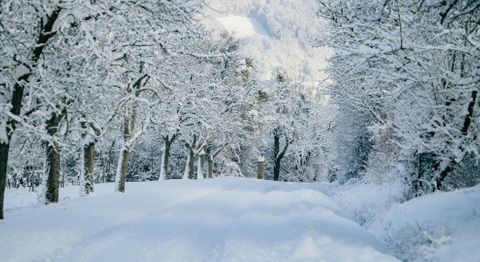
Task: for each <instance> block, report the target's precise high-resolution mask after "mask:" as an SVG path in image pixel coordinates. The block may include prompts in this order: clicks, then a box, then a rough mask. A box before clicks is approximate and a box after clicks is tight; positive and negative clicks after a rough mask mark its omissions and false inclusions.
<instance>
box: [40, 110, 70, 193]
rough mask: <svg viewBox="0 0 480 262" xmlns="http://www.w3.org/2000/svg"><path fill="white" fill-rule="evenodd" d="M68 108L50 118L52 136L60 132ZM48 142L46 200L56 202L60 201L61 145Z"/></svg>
mask: <svg viewBox="0 0 480 262" xmlns="http://www.w3.org/2000/svg"><path fill="white" fill-rule="evenodd" d="M66 112H67V111H66V110H65V109H64V110H63V111H62V112H61V113H60V114H57V113H53V114H52V116H51V117H50V119H49V120H48V121H47V133H48V135H50V136H52V137H53V136H54V135H55V134H56V133H57V132H58V127H59V125H60V122H61V121H62V120H63V118H64V117H65V116H66ZM45 144H46V155H47V163H46V167H47V174H48V178H47V191H46V195H45V198H46V202H47V203H56V202H58V191H59V187H60V146H59V145H58V143H56V142H55V141H54V142H51V143H48V144H47V142H45Z"/></svg>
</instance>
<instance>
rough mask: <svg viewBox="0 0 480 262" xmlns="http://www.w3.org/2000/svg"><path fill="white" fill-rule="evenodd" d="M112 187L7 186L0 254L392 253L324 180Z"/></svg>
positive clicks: (8, 257) (304, 256)
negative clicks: (31, 189) (42, 200)
mask: <svg viewBox="0 0 480 262" xmlns="http://www.w3.org/2000/svg"><path fill="white" fill-rule="evenodd" d="M113 188H114V185H113V184H101V185H97V186H96V195H95V196H93V197H82V198H73V196H74V195H75V194H76V195H78V187H67V188H64V189H62V191H61V199H62V201H61V202H60V203H58V204H53V205H49V206H40V205H34V206H28V205H30V204H33V203H34V201H33V199H34V198H35V197H34V195H35V193H27V192H21V191H17V190H15V191H14V190H7V196H6V197H7V199H6V203H7V205H9V206H7V208H6V209H7V211H6V219H5V220H3V221H0V261H112V260H114V261H397V259H396V258H394V257H393V256H391V255H390V254H389V250H388V249H387V248H386V247H385V246H384V245H383V244H382V243H381V242H380V241H378V240H377V239H376V238H375V237H374V236H373V235H372V234H371V233H369V232H368V231H367V230H366V229H365V228H363V227H361V226H359V225H358V224H356V223H354V222H353V221H351V220H350V219H348V216H347V215H346V214H345V213H344V212H343V211H342V209H341V208H340V206H339V205H338V204H337V203H336V202H335V201H334V200H333V199H332V198H331V197H328V196H327V195H326V194H324V193H322V192H324V191H325V192H326V191H328V190H326V189H327V188H328V186H326V185H325V184H297V183H282V182H271V181H259V180H256V179H242V178H217V179H206V180H201V181H190V180H168V181H162V182H148V183H127V186H126V190H127V193H125V194H121V193H116V192H113ZM13 192H15V193H16V195H15V194H13ZM27 195H30V198H29V197H26V196H27ZM17 198H20V199H23V200H22V201H17V202H15V201H14V199H17ZM27 199H30V200H29V201H26V200H27ZM12 203H14V204H12ZM15 205H17V206H15ZM20 206H24V207H20ZM25 206H27V207H25Z"/></svg>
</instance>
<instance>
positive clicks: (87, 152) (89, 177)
mask: <svg viewBox="0 0 480 262" xmlns="http://www.w3.org/2000/svg"><path fill="white" fill-rule="evenodd" d="M83 160H84V163H83V164H84V172H85V176H84V179H85V181H84V182H85V185H84V192H85V194H87V195H88V194H90V193H93V191H94V183H95V178H94V172H95V142H90V143H88V144H87V145H84V146H83Z"/></svg>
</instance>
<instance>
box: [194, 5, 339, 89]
mask: <svg viewBox="0 0 480 262" xmlns="http://www.w3.org/2000/svg"><path fill="white" fill-rule="evenodd" d="M205 2H206V4H205V5H204V8H203V12H202V17H200V18H199V19H201V21H202V23H204V24H205V25H206V26H207V28H210V29H212V30H213V31H214V32H217V33H220V32H221V31H225V30H226V31H228V32H230V33H232V34H233V35H234V37H236V38H237V39H238V40H239V41H240V52H241V54H243V55H244V56H245V57H252V58H254V60H255V63H256V67H255V68H256V71H257V73H258V75H259V77H260V79H263V80H267V79H270V78H271V76H272V72H273V71H274V70H275V69H276V68H281V69H282V70H283V71H284V72H286V73H287V75H288V76H289V78H291V79H293V80H295V81H298V82H304V83H305V84H307V85H312V83H317V82H321V81H323V80H325V79H326V77H327V75H326V73H325V72H324V70H325V69H326V66H327V59H328V57H329V56H330V55H331V50H329V49H328V48H319V47H316V46H317V45H318V44H317V43H316V39H318V38H319V37H320V35H321V32H322V31H323V30H324V22H322V20H321V19H320V18H319V17H318V16H317V15H316V13H315V11H316V9H317V8H318V4H317V2H316V1H315V0H302V1H298V0H242V1H229V0H205Z"/></svg>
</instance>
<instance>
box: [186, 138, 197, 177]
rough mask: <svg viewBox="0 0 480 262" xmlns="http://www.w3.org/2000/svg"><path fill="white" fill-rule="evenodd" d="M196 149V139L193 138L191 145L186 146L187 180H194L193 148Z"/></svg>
mask: <svg viewBox="0 0 480 262" xmlns="http://www.w3.org/2000/svg"><path fill="white" fill-rule="evenodd" d="M196 147H197V137H196V136H195V135H194V136H193V143H192V144H191V145H189V144H187V148H188V151H189V156H188V158H187V167H186V170H185V172H186V173H187V171H188V178H189V179H195V148H196Z"/></svg>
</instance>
